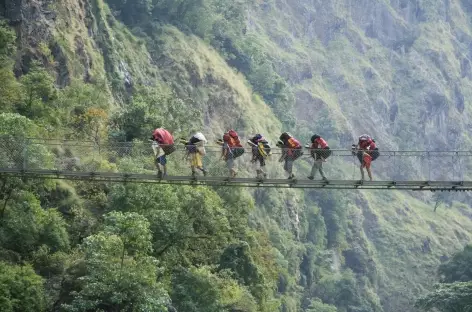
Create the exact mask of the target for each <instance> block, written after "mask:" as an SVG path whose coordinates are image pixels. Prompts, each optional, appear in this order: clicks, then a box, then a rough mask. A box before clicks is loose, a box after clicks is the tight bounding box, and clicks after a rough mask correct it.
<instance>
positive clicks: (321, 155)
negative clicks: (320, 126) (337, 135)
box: [308, 134, 331, 181]
mask: <svg viewBox="0 0 472 312" xmlns="http://www.w3.org/2000/svg"><path fill="white" fill-rule="evenodd" d="M310 150H311V153H310V154H311V157H313V159H314V160H315V162H314V163H313V167H312V168H311V174H310V176H309V177H308V179H310V180H313V179H314V178H315V175H316V172H317V171H319V172H320V174H321V178H322V179H323V180H325V181H327V180H328V179H327V178H326V176H325V174H324V172H323V162H326V159H327V158H328V157H329V156H331V150H330V149H329V146H328V142H326V140H324V139H323V138H322V137H321V136H319V135H318V134H314V135H313V136H312V137H311V146H310Z"/></svg>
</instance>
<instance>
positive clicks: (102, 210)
mask: <svg viewBox="0 0 472 312" xmlns="http://www.w3.org/2000/svg"><path fill="white" fill-rule="evenodd" d="M471 10H472V8H471V7H470V6H469V5H468V4H467V3H466V2H465V1H453V0H446V1H419V0H418V1H416V0H409V1H408V0H405V1H374V0H363V1H348V0H336V1H329V2H326V1H305V0H303V1H297V2H293V1H283V0H280V1H270V0H267V1H259V2H257V3H248V2H243V1H212V0H205V1H199V2H198V3H194V2H192V1H185V0H181V1H164V0H162V1H136V2H133V3H131V2H127V1H118V0H116V1H115V0H113V1H112V0H110V1H108V2H107V3H105V2H103V1H101V0H90V1H85V0H82V1H76V2H75V1H60V2H57V3H49V2H46V1H36V2H28V3H26V2H23V1H20V0H15V1H5V2H4V4H3V5H2V6H1V10H0V14H1V15H2V16H4V17H5V18H6V19H7V20H8V22H9V24H10V26H11V27H12V28H13V29H14V30H16V35H17V38H18V40H17V41H16V46H17V53H16V56H10V55H9V54H8V53H6V52H5V51H3V50H2V51H1V52H2V76H0V78H2V79H3V80H2V81H8V82H9V83H11V84H12V86H14V88H16V89H14V90H17V93H18V94H19V97H14V96H11V94H6V93H5V91H4V90H3V89H0V92H3V93H2V94H1V95H2V98H3V99H6V100H3V101H8V103H6V104H5V105H4V107H2V112H5V113H7V114H6V115H2V117H1V118H3V119H2V120H3V121H4V122H3V123H4V124H5V125H15V124H17V123H20V121H21V124H25V125H29V126H28V127H27V128H33V126H32V125H37V126H38V128H39V129H40V130H36V128H35V127H36V126H35V127H34V129H35V130H34V133H37V135H38V136H39V135H41V136H48V137H55V138H64V137H67V138H74V139H77V138H78V139H84V136H86V138H87V139H94V140H100V141H110V142H112V141H116V140H119V141H121V140H137V141H144V140H146V138H147V136H149V131H150V130H152V129H153V128H154V127H157V126H159V125H164V126H165V127H166V128H168V129H170V130H172V131H173V133H174V134H175V136H176V137H179V136H188V135H189V134H190V132H192V131H197V130H204V132H205V135H207V138H208V139H209V140H210V141H213V140H214V139H215V138H219V137H220V136H221V134H222V132H223V131H224V130H225V129H227V128H228V127H234V128H236V129H237V130H238V132H239V133H240V134H241V135H242V136H243V137H245V136H247V135H250V134H253V133H255V132H261V133H263V134H264V135H266V136H267V137H268V138H269V139H270V140H271V142H275V140H276V139H277V137H278V135H279V133H280V132H281V131H283V130H288V131H290V132H294V133H295V134H296V135H297V137H299V138H300V139H302V140H303V142H305V141H307V140H308V138H309V137H310V136H311V134H312V133H313V132H317V133H320V134H321V135H322V136H323V137H325V138H327V139H328V141H329V143H330V146H332V147H338V148H346V147H348V146H350V144H351V143H353V140H355V138H356V137H357V136H358V135H359V134H361V133H364V132H369V133H371V134H373V135H374V136H375V137H376V138H377V141H378V142H379V143H380V146H381V148H382V149H431V150H434V149H468V148H469V147H470V146H471V143H470V139H469V137H468V134H467V130H468V129H469V128H470V126H469V123H470V121H469V120H470V118H469V114H470V107H471V105H470V97H469V95H471V94H470V92H471V91H470V90H471V88H470V87H471V79H472V68H471V66H470V58H471V57H472V56H471V53H472V50H471V48H470V47H471V46H472V40H471V39H472V36H471V34H472V27H471ZM4 29H7V28H6V27H3V26H2V31H3V30H4ZM4 33H6V32H5V31H3V32H2V34H4ZM2 36H3V35H2ZM6 37H8V36H6ZM0 38H2V40H6V39H3V38H5V37H0ZM6 41H7V40H6ZM32 60H39V61H40V64H42V66H43V67H44V69H45V70H43V69H41V68H42V67H38V66H39V65H38V64H37V63H34V62H32ZM13 61H15V62H14V63H15V65H14V66H13V64H12V62H13ZM11 69H14V72H15V74H16V75H17V76H18V77H19V79H18V80H15V79H14V78H13V77H10V76H11V75H10V74H11V73H10V72H11ZM9 75H10V76H9ZM5 77H7V78H5ZM38 77H39V78H38ZM47 77H50V78H47ZM51 77H54V79H53V78H51ZM33 78H34V79H33ZM35 79H36V80H35ZM49 79H50V80H51V81H55V85H56V86H57V88H56V87H54V86H52V85H51V84H50V82H49V81H50V80H49ZM28 81H33V82H36V83H37V82H41V84H40V87H41V88H34V87H32V86H35V84H34V83H33V84H28ZM12 90H13V88H12ZM28 91H31V92H29V93H28ZM27 94H34V98H32V97H31V96H30V97H29V98H28V96H26V95H27ZM6 95H8V97H7V96H6ZM28 99H29V100H28ZM100 110H102V111H100ZM97 111H98V112H102V113H100V114H98V115H97V116H98V117H97V116H95V115H93V116H95V117H90V116H91V115H90V114H91V113H93V112H97ZM15 114H20V115H24V116H27V117H28V118H29V119H30V120H27V119H26V120H25V119H22V118H20V117H19V116H17V115H15ZM87 114H88V115H87ZM84 116H85V117H87V118H92V119H91V120H92V122H91V123H90V125H88V126H90V127H93V126H94V125H96V123H94V122H98V124H99V125H100V126H99V130H100V131H99V136H98V137H96V136H95V137H94V136H91V135H90V131H87V128H86V126H85V127H84V125H81V124H80V123H78V122H75V121H74V120H76V118H78V119H79V120H84V119H83V118H84ZM104 116H105V117H104ZM80 118H82V119H80ZM93 118H96V119H93ZM71 120H72V121H71ZM85 120H89V119H85ZM12 129H15V128H14V126H5V127H4V128H2V129H1V132H0V133H2V134H11V133H12ZM28 135H31V134H28ZM142 161H143V159H133V158H131V159H129V158H123V159H122V160H121V161H120V162H117V163H116V164H115V163H114V161H113V160H112V159H108V160H104V162H103V163H102V164H101V166H110V167H113V166H118V167H120V166H121V168H124V169H129V168H135V169H136V168H138V167H140V166H141V162H142ZM336 164H337V165H338V163H336ZM337 165H336V166H335V165H334V164H333V165H330V162H328V163H327V164H326V168H327V172H328V173H335V172H337V171H342V172H343V174H344V175H346V176H349V177H350V176H351V175H352V169H353V168H352V166H348V165H347V164H345V163H340V164H339V166H337ZM437 165H438V166H443V167H445V168H448V167H447V166H451V163H450V161H449V160H441V161H438V162H437ZM471 165H472V164H469V163H467V164H464V168H463V169H464V170H465V171H466V169H468V168H471ZM143 166H145V167H146V166H147V165H143ZM309 166H310V163H308V162H306V161H300V162H299V164H298V167H297V174H298V173H299V174H300V175H303V173H302V172H303V171H307V170H309ZM383 168H384V167H383V166H382V164H381V163H380V162H379V164H374V170H375V171H374V174H376V175H379V176H381V175H382V169H383ZM398 168H399V170H400V169H403V171H399V172H397V175H398V177H401V178H408V177H411V175H412V174H413V173H414V172H416V171H419V168H417V167H415V165H414V164H410V163H407V164H406V165H405V166H400V165H399V166H398ZM407 168H408V170H407ZM355 172H356V174H357V170H356V171H355ZM466 175H467V171H466ZM7 182H8V181H6V182H5V181H4V184H3V186H2V189H1V192H2V197H1V198H2V200H3V202H4V205H5V206H4V207H5V208H4V211H5V210H6V211H7V214H6V216H7V217H6V219H7V221H8V222H9V223H8V222H7V224H8V226H10V227H4V228H5V229H12V228H14V227H13V226H11V225H12V224H15V223H18V222H19V223H22V222H26V221H24V220H23V219H22V218H29V219H28V220H35V219H34V218H33V217H31V218H30V217H29V215H24V216H23V215H21V214H16V213H14V212H15V211H18V209H20V207H22V206H21V203H24V202H27V203H30V205H31V207H34V209H32V210H31V211H33V212H34V214H35V215H34V216H36V218H37V220H46V219H48V218H50V219H51V220H56V219H60V220H64V222H62V221H61V222H59V221H58V222H56V223H57V227H58V228H54V227H52V225H48V226H45V223H44V221H41V222H40V221H37V224H40V225H41V226H39V225H38V226H37V227H34V226H33V225H34V224H36V223H34V222H33V223H31V224H32V226H31V228H32V229H34V230H35V231H36V232H34V233H30V232H28V233H27V235H26V234H25V236H24V238H27V239H28V243H27V244H25V247H24V248H22V249H18V248H16V247H14V244H12V241H11V239H13V238H11V237H10V236H5V237H6V238H4V239H3V240H0V244H1V245H0V247H1V248H0V257H1V260H2V261H8V262H10V263H13V264H15V265H16V267H15V269H11V270H12V272H13V271H14V270H16V268H17V267H18V268H22V267H20V264H22V262H27V263H30V264H32V265H33V267H34V269H35V271H36V274H39V275H41V276H43V278H44V280H45V282H46V284H45V285H46V288H45V291H46V295H45V297H46V298H48V303H47V304H46V305H45V306H46V308H45V309H47V310H52V311H59V310H61V309H66V310H67V309H69V310H73V309H78V307H80V306H81V305H82V306H83V305H89V304H92V302H99V303H100V304H103V305H104V306H106V305H107V304H108V305H110V306H114V307H116V305H114V304H116V303H113V302H108V301H107V300H108V299H109V298H108V297H107V295H106V293H104V294H103V295H102V296H101V297H99V294H100V292H98V293H94V292H93V291H90V289H89V288H88V287H91V285H94V282H101V283H102V284H101V289H102V290H103V289H109V288H108V287H111V288H110V289H113V288H112V286H111V285H108V284H106V281H105V282H104V281H103V280H100V278H99V277H100V276H102V277H103V276H105V277H107V278H108V277H109V278H110V280H113V278H118V277H116V276H114V275H113V272H108V271H107V270H106V268H107V267H109V266H112V264H113V265H117V263H120V257H119V256H117V255H115V254H113V253H110V254H107V253H106V252H110V251H111V250H112V249H113V248H111V247H110V248H109V249H107V248H105V247H106V246H118V242H119V239H121V240H123V241H126V239H127V237H126V236H119V235H118V237H114V236H113V239H110V240H108V239H105V238H104V237H105V236H107V235H108V236H110V235H111V233H118V232H119V231H118V229H119V228H120V227H121V226H124V225H123V224H126V222H128V221H129V222H134V223H133V224H137V226H139V228H140V231H142V232H139V233H141V234H140V236H139V239H138V238H133V239H137V241H139V242H140V243H139V244H138V245H139V246H138V245H136V246H134V247H129V250H128V249H126V248H123V255H125V254H126V261H125V258H122V260H121V268H123V264H124V263H125V262H126V265H127V268H128V269H127V270H129V272H134V273H135V275H134V276H137V279H136V280H131V281H132V282H133V283H138V284H139V285H140V287H143V289H146V290H148V291H149V293H152V294H153V295H152V296H156V298H158V299H159V300H157V299H156V300H157V301H159V302H161V303H154V305H153V307H154V308H156V311H164V308H162V309H161V307H162V306H166V307H168V308H169V310H171V309H172V307H173V308H177V310H178V311H188V309H191V308H190V307H193V308H194V310H193V311H223V310H224V309H230V308H234V309H236V308H237V309H240V310H241V311H256V310H257V311H270V312H272V311H277V310H278V311H287V312H288V311H290V312H295V311H297V312H298V311H329V312H331V311H349V312H351V311H399V310H404V311H414V309H413V307H412V306H413V305H412V302H413V300H414V299H415V298H416V297H418V296H419V295H421V294H423V293H424V292H425V291H426V290H427V289H428V288H429V287H430V286H431V284H432V282H433V281H434V280H435V277H434V273H435V272H436V267H437V265H438V264H439V263H440V262H441V261H443V260H444V259H445V258H447V256H448V255H450V254H452V253H453V252H455V251H457V250H459V249H461V248H462V246H463V245H464V244H466V243H468V242H470V238H471V234H470V233H471V230H472V220H471V219H470V217H469V212H468V210H469V209H470V208H469V207H468V203H470V197H469V196H467V195H460V196H443V195H441V196H437V195H435V196H431V195H429V194H423V193H422V194H413V192H393V191H392V192H388V193H386V192H375V191H362V192H358V191H313V190H310V191H308V190H307V191H294V190H281V191H275V190H271V189H262V190H256V191H252V190H239V189H238V190H234V189H225V188H215V189H211V188H201V189H199V190H198V193H199V194H200V193H201V196H200V195H199V196H196V195H195V194H194V191H193V190H192V189H190V188H182V189H179V188H178V187H160V186H159V187H156V188H151V187H144V186H143V187H137V186H129V185H127V186H124V185H111V184H97V185H86V184H83V183H73V182H70V183H64V182H61V183H59V182H51V183H53V184H52V185H50V184H47V185H44V186H42V184H38V185H39V186H38V187H33V186H31V185H29V184H26V183H25V184H23V182H21V181H16V180H15V181H11V182H8V183H7ZM15 188H18V189H21V190H22V193H21V195H18V196H16V197H14V198H13V199H12V200H10V196H11V195H9V194H12V191H11V190H13V189H15ZM176 194H180V195H181V196H182V198H181V200H179V199H180V198H178V197H177V196H176ZM194 196H196V199H195V198H194ZM438 198H440V199H441V200H443V201H444V203H445V204H446V206H447V207H446V209H444V208H440V209H438V211H437V212H436V213H434V212H433V211H432V207H433V206H434V201H435V200H437V199H438ZM38 199H39V200H38ZM454 200H460V201H463V202H464V203H467V204H460V203H458V202H456V201H454ZM41 208H42V209H43V210H45V211H55V210H53V209H54V208H57V209H58V211H59V212H60V214H57V215H56V213H55V212H54V213H53V212H51V213H50V215H49V214H48V215H45V214H43V213H42V212H41ZM116 211H120V213H123V214H124V216H123V217H121V216H120V215H116V214H114V213H115V212H116ZM104 214H106V216H105V217H104ZM2 218H3V214H2ZM54 218H56V219H54ZM22 220H23V221H22ZM126 220H128V221H126ZM130 220H132V221H130ZM28 222H29V221H28ZM123 222H124V223H123ZM27 224H30V223H27ZM66 225H67V226H66ZM48 229H53V230H51V231H52V232H51V233H62V234H61V235H57V236H54V235H52V234H50V232H48V231H49V230H48ZM66 229H67V230H66ZM64 233H67V235H66V234H64ZM182 233H183V234H182ZM184 234H185V235H184ZM120 235H123V234H120ZM129 235H131V234H129ZM44 237H46V238H50V237H56V239H55V240H54V239H45V238H44ZM175 237H176V238H175ZM59 238H60V239H59ZM128 238H129V237H128ZM62 240H64V241H67V242H68V243H67V244H66V243H63V242H62ZM69 242H70V246H71V247H70V248H69V247H64V246H69ZM101 244H102V245H101ZM149 244H150V246H152V249H153V250H152V251H151V249H149V248H148V247H146V246H148V245H149ZM12 246H13V247H12ZM45 246H46V247H45ZM100 246H101V247H100ZM143 246H144V247H143ZM195 246H201V248H195ZM94 248H96V249H94ZM100 248H102V249H100ZM133 248H135V249H133ZM140 248H142V249H140ZM93 255H102V256H103V257H102V258H100V259H98V258H94V257H93ZM123 257H124V256H123ZM77 259H78V260H77ZM153 259H156V260H159V262H160V263H161V264H160V265H159V267H155V270H156V271H155V272H154V271H153V270H154V269H149V270H151V272H152V274H153V275H152V276H154V277H153V278H151V280H153V281H158V283H154V282H152V281H151V282H149V280H147V279H146V277H145V272H141V271H139V269H138V268H137V267H135V266H134V265H133V263H137V262H139V261H142V263H145V264H146V266H145V267H146V268H150V267H148V266H147V264H148V263H151V262H152V261H154V260H153ZM98 260H100V261H102V262H97V261H98ZM107 261H108V262H107ZM136 261H137V262H136ZM148 261H151V262H148ZM97 263H101V264H100V265H98V264H97ZM176 267H178V268H179V269H174V268H176ZM15 272H16V271H15ZM28 272H29V271H28ZM159 272H160V273H159ZM0 274H3V273H2V272H0ZM5 274H6V273H5ZM15 274H16V273H15ZM28 274H29V273H28ZM34 278H36V277H34ZM144 280H146V281H148V282H147V284H146V283H141V282H143V281H144ZM77 281H80V282H77ZM87 281H89V282H90V284H87ZM120 287H121V288H122V290H120V291H123V292H122V293H124V294H126V296H124V295H123V297H126V298H128V300H129V302H128V301H126V300H124V302H122V303H120V304H122V305H126V304H128V303H129V304H133V303H134V302H138V301H139V302H152V300H151V297H152V296H151V297H149V298H143V297H140V296H142V295H143V294H146V293H147V292H146V291H141V292H139V291H138V292H136V291H135V289H134V288H133V286H132V285H131V286H130V285H126V284H120ZM123 289H124V290H123ZM201 289H209V291H208V292H207V293H205V296H201V295H199V293H198V292H199V291H200V290H201ZM117 291H118V290H117ZM193 291H195V293H194V292H193ZM38 292H39V290H38ZM77 294H80V295H77ZM94 295H96V296H97V298H95V297H93V296H94ZM84 298H85V299H84ZM129 298H130V299H129ZM166 298H167V299H168V298H170V300H171V301H172V302H170V303H169V300H167V299H166ZM81 300H82V301H81ZM84 300H85V301H84ZM87 300H89V301H87ZM147 300H151V301H147ZM320 301H321V302H320ZM163 302H167V303H166V304H164V303H163ZM248 303H249V304H248ZM118 307H119V305H118ZM159 309H161V310H159ZM224 311H226V310H224ZM238 311H239V310H238Z"/></svg>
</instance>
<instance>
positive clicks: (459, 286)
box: [415, 245, 472, 312]
mask: <svg viewBox="0 0 472 312" xmlns="http://www.w3.org/2000/svg"><path fill="white" fill-rule="evenodd" d="M471 251H472V246H471V245H468V246H466V247H465V248H464V250H463V251H461V252H458V253H456V254H455V255H454V257H453V258H452V259H451V260H450V261H448V262H447V263H444V264H441V265H440V266H439V269H438V273H439V274H440V276H441V283H439V284H436V285H435V286H434V290H433V291H432V292H430V293H428V294H426V295H424V296H422V297H420V298H418V300H417V301H416V303H415V306H417V307H418V308H420V309H422V310H424V311H429V310H431V309H434V308H435V309H437V310H438V311H441V312H456V311H464V312H466V311H472V282H470V281H471V280H472V276H471V275H470V261H471V256H472V253H471Z"/></svg>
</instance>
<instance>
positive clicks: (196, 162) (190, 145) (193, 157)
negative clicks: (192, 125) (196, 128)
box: [181, 132, 207, 177]
mask: <svg viewBox="0 0 472 312" xmlns="http://www.w3.org/2000/svg"><path fill="white" fill-rule="evenodd" d="M181 142H182V143H183V144H185V149H186V150H187V159H188V161H189V162H190V168H191V170H192V177H195V175H196V170H195V169H198V170H200V171H201V172H202V173H203V175H204V176H206V175H207V171H206V170H205V168H204V166H203V160H202V159H203V156H204V155H205V154H206V151H205V144H206V143H207V139H206V138H205V136H204V135H203V133H201V132H197V133H195V134H194V135H193V136H192V137H191V138H190V139H189V140H188V141H187V140H185V139H181Z"/></svg>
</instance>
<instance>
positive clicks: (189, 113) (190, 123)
mask: <svg viewBox="0 0 472 312" xmlns="http://www.w3.org/2000/svg"><path fill="white" fill-rule="evenodd" d="M200 115H201V112H199V111H198V110H196V109H195V108H194V107H192V106H191V105H189V103H185V102H184V101H183V100H182V99H180V98H178V97H177V96H176V95H175V94H174V93H172V92H169V91H166V90H162V89H152V88H148V87H139V88H137V91H136V94H135V95H134V96H133V97H132V99H131V102H130V103H129V104H128V105H127V107H126V108H125V109H124V110H123V111H121V112H120V113H119V114H118V115H116V116H115V118H114V124H115V126H116V127H117V129H118V130H119V131H121V132H122V133H123V135H122V137H119V138H117V139H121V140H126V141H132V140H134V139H138V140H145V139H147V138H148V137H149V136H150V135H151V133H152V131H153V130H154V129H155V128H159V127H161V126H162V127H165V128H166V129H168V130H169V131H171V132H172V133H173V135H174V136H178V135H179V133H184V134H187V133H188V132H189V130H190V129H192V128H193V127H199V126H201V122H202V121H201V117H200Z"/></svg>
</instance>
